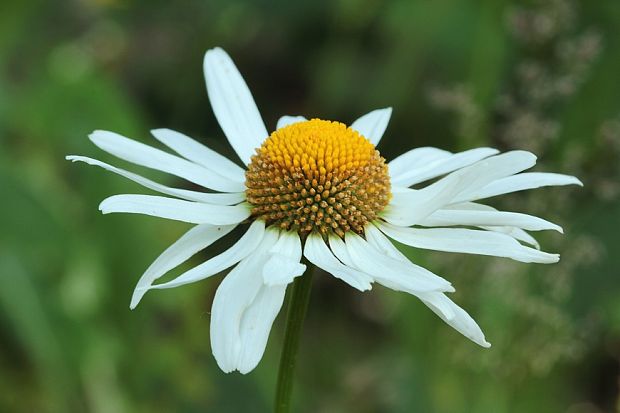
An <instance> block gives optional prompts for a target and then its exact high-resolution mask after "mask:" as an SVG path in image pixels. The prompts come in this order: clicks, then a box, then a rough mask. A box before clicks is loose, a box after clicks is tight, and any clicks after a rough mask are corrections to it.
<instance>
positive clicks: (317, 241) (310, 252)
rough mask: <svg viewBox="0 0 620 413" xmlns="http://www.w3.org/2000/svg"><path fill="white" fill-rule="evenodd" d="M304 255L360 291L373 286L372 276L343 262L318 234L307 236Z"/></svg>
mask: <svg viewBox="0 0 620 413" xmlns="http://www.w3.org/2000/svg"><path fill="white" fill-rule="evenodd" d="M304 256H305V257H306V258H307V259H308V261H310V262H311V263H313V264H314V265H316V266H317V267H319V268H321V269H323V270H325V271H327V272H328V273H330V274H332V275H333V276H334V277H336V278H339V279H341V280H342V281H344V282H346V283H347V284H349V285H350V286H351V287H353V288H356V289H358V290H360V291H367V290H370V289H371V288H372V286H371V285H370V283H371V282H372V278H371V277H370V276H368V274H364V273H363V272H361V271H358V270H356V269H354V268H351V267H348V266H346V265H344V264H342V263H341V262H340V261H338V259H337V258H336V257H334V255H333V254H332V252H331V251H330V250H329V248H328V247H327V245H326V244H325V241H323V238H321V236H320V235H318V234H310V235H309V236H308V238H306V245H305V246H304Z"/></svg>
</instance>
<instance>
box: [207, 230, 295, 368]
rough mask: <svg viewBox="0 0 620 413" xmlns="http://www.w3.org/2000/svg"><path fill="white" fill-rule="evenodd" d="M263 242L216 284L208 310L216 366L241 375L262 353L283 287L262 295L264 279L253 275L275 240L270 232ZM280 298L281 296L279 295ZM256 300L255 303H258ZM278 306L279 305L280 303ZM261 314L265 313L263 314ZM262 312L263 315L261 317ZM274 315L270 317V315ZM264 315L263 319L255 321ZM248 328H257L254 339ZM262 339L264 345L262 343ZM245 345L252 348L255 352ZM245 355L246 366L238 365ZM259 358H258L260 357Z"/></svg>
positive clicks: (274, 236) (257, 270)
mask: <svg viewBox="0 0 620 413" xmlns="http://www.w3.org/2000/svg"><path fill="white" fill-rule="evenodd" d="M265 235H266V236H265V238H263V242H262V243H261V245H260V246H258V248H257V249H256V250H255V251H254V253H253V254H252V255H250V256H249V257H247V258H245V259H244V260H243V261H241V262H240V263H239V265H237V266H236V267H235V268H234V269H233V270H232V271H231V272H230V273H229V274H228V275H227V276H226V277H225V278H224V280H223V281H222V283H221V284H220V285H219V287H218V289H217V291H216V293H215V298H214V300H213V306H212V309H211V327H210V330H211V349H212V351H213V356H214V357H215V360H216V361H217V364H218V366H220V368H221V369H222V370H223V371H224V372H226V373H229V372H231V371H234V370H241V369H243V372H247V371H249V370H250V369H251V368H250V367H253V366H251V365H250V363H251V362H253V361H254V360H255V359H256V355H257V354H258V353H260V355H262V352H263V351H264V344H266V341H267V340H266V338H267V335H268V333H269V331H268V330H269V328H267V329H266V330H267V331H266V332H265V327H267V324H268V327H270V326H271V322H272V321H273V318H275V314H277V310H276V311H275V314H274V309H275V307H278V309H279V306H278V305H277V304H278V298H279V297H278V296H277V295H278V294H273V292H278V291H279V290H278V289H280V290H283V289H284V288H285V287H269V288H272V289H273V290H272V294H269V293H268V292H265V293H261V290H262V289H263V288H264V285H263V280H262V278H261V277H257V276H256V275H257V274H259V273H260V271H261V268H262V266H263V265H264V263H265V259H266V254H265V253H266V251H267V249H269V248H270V247H271V246H272V245H273V244H274V243H275V240H276V239H277V236H276V234H275V233H274V232H273V231H268V232H267V233H266V234H265ZM282 295H283V294H282ZM257 299H258V301H257ZM254 303H256V306H254V307H253V308H252V310H251V311H250V312H249V313H248V309H249V308H251V307H252V306H253V304H254ZM279 305H280V306H281V302H280V303H279ZM263 311H264V312H263ZM261 312H263V314H261ZM272 314H273V318H272V317H271V315H272ZM261 315H263V316H264V317H265V320H258V319H257V317H258V316H261ZM251 328H260V329H261V331H258V332H256V333H257V334H256V336H253V334H252V332H251V331H250V329H251ZM263 340H264V343H263ZM247 346H255V348H254V349H251V348H247ZM242 354H244V356H243V357H244V361H245V364H244V365H243V366H242V365H241V364H240V361H241V356H242ZM260 355H259V357H258V358H260Z"/></svg>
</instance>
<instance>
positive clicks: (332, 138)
mask: <svg viewBox="0 0 620 413" xmlns="http://www.w3.org/2000/svg"><path fill="white" fill-rule="evenodd" d="M245 177H246V186H247V188H248V189H247V190H246V195H247V200H248V202H249V203H250V204H251V205H252V216H253V217H254V218H255V219H262V220H264V221H265V222H266V224H267V225H277V226H279V227H280V228H282V229H287V230H296V231H297V232H298V233H299V234H300V235H306V234H308V233H310V232H312V231H318V232H320V233H321V234H327V233H328V232H329V231H333V232H334V233H336V234H338V235H340V236H341V237H342V236H344V234H345V232H347V231H350V230H352V231H355V232H357V233H359V234H363V233H364V226H365V225H366V223H367V222H369V221H372V220H374V219H375V218H376V217H377V214H378V213H379V212H381V210H383V208H385V206H386V205H387V204H388V202H389V200H390V197H391V193H390V178H389V175H388V168H387V165H386V164H385V159H384V158H383V157H382V156H381V155H380V154H379V151H377V150H376V149H375V147H374V146H373V144H372V143H370V141H369V140H368V139H366V138H365V137H364V136H362V135H360V134H359V133H358V132H356V131H354V130H353V129H351V128H348V127H347V126H346V125H344V124H342V123H340V122H330V121H325V120H320V119H312V120H309V121H304V122H298V123H294V124H291V125H288V126H286V127H283V128H280V129H278V130H276V131H275V132H273V133H272V134H271V135H270V136H269V137H268V138H267V139H266V140H265V142H263V144H262V146H261V147H260V148H258V149H257V150H256V155H254V156H252V160H251V162H250V165H249V166H248V170H247V172H246V174H245Z"/></svg>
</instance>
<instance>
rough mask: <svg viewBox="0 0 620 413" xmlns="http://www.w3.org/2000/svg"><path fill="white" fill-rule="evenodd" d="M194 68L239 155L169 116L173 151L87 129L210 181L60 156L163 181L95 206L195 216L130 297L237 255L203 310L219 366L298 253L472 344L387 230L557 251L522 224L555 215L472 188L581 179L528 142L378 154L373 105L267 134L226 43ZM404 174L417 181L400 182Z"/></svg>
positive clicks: (442, 244)
mask: <svg viewBox="0 0 620 413" xmlns="http://www.w3.org/2000/svg"><path fill="white" fill-rule="evenodd" d="M204 72H205V77H206V83H207V92H208V94H209V99H210V101H211V105H212V106H213V111H214V112H215V116H216V118H217V120H218V122H219V124H220V126H221V127H222V130H223V131H224V134H225V135H226V137H227V138H228V140H229V142H230V144H231V145H232V147H233V148H234V150H235V151H236V152H237V154H238V155H239V157H240V158H241V160H242V161H243V163H244V164H245V165H246V169H243V168H241V167H239V166H237V165H236V164H235V163H233V162H232V161H230V160H228V159H226V158H224V157H223V156H221V155H219V154H217V153H216V152H214V151H212V150H211V149H209V148H207V147H205V146H203V145H202V144H200V143H198V142H196V141H194V140H192V139H191V138H189V137H187V136H185V135H183V134H181V133H179V132H175V131H172V130H169V129H156V130H153V131H151V132H152V134H153V136H154V137H155V138H156V139H157V140H159V141H160V142H161V143H163V144H164V145H165V146H167V147H168V148H170V149H171V150H172V151H174V152H176V153H177V154H176V155H173V154H171V153H169V152H164V151H162V150H159V149H155V148H153V147H151V146H147V145H144V144H142V143H138V142H136V141H133V140H131V139H128V138H125V137H123V136H121V135H118V134H116V133H113V132H107V131H95V132H93V133H92V134H91V135H90V139H91V141H92V142H93V143H94V144H95V145H97V146H98V147H99V148H101V149H103V150H104V151H106V152H108V153H110V154H112V155H115V156H117V157H118V158H121V159H123V160H125V161H129V162H132V163H134V164H137V165H141V166H145V167H148V168H152V169H156V170H159V171H164V172H168V173H170V174H173V175H175V176H177V177H181V178H184V179H185V180H187V181H190V182H192V183H194V184H197V185H199V186H202V187H205V188H208V189H210V190H212V191H216V192H208V193H206V192H197V191H191V190H186V189H178V188H170V187H166V186H164V185H161V184H158V183H156V182H153V181H151V180H149V179H146V178H144V177H141V176H139V175H136V174H134V173H132V172H128V171H125V170H123V169H119V168H116V167H114V166H111V165H108V164H106V163H103V162H101V161H98V160H95V159H91V158H86V157H82V156H68V157H67V159H69V160H72V161H83V162H86V163H89V164H91V165H96V166H100V167H102V168H105V169H107V170H109V171H112V172H114V173H117V174H119V175H122V176H124V177H126V178H128V179H131V180H133V181H135V182H137V183H139V184H141V185H142V186H145V187H147V188H149V189H152V190H155V191H157V192H160V193H162V194H164V195H167V196H151V195H129V194H125V195H115V196H111V197H109V198H107V199H105V200H104V201H103V202H102V203H101V205H100V207H99V208H100V209H101V211H102V212H103V213H104V214H107V213H112V212H126V213H137V214H146V215H152V216H157V217H162V218H168V219H173V220H178V221H184V222H189V223H192V224H196V226H194V227H193V228H192V229H190V230H189V231H188V232H187V233H186V234H185V235H183V236H182V237H181V238H180V239H179V240H178V241H177V242H175V243H174V244H173V245H172V246H170V247H169V248H168V249H167V250H166V251H164V252H163V253H162V254H161V255H160V256H159V257H158V258H157V259H156V260H155V262H153V264H151V266H150V267H149V268H148V269H147V270H146V272H145V273H144V275H143V276H142V278H140V280H139V281H138V285H137V286H136V289H135V291H134V294H133V297H132V300H131V308H132V309H133V308H135V307H136V305H138V303H139V302H140V300H141V299H142V297H143V296H144V294H145V293H146V292H147V291H149V290H151V289H163V288H172V287H177V286H180V285H183V284H188V283H193V282H196V281H200V280H203V279H205V278H208V277H210V276H212V275H215V274H217V273H219V272H221V271H223V270H226V269H228V268H230V267H233V266H234V268H233V269H232V271H230V273H229V274H228V275H227V276H226V277H225V278H224V280H223V281H222V283H221V284H220V286H219V288H218V289H217V293H216V295H215V299H214V302H213V309H212V317H211V345H212V350H213V355H214V356H215V358H216V360H217V363H218V365H219V366H220V368H221V369H222V370H223V371H225V372H231V371H234V370H239V371H240V372H241V373H247V372H249V371H251V370H252V369H253V368H254V367H255V366H256V365H257V364H258V362H259V361H260V359H261V357H262V355H263V352H264V350H265V346H266V343H267V339H268V336H269V331H270V329H271V325H272V323H273V321H274V319H275V317H276V316H277V314H278V312H279V311H280V308H281V307H282V302H283V300H284V294H285V290H286V287H287V285H288V284H289V283H291V281H292V280H293V279H294V278H295V277H298V276H300V275H301V274H303V272H304V271H305V268H306V266H305V265H304V264H301V263H300V261H301V259H302V254H303V256H305V257H306V259H307V260H308V261H309V262H311V263H313V264H315V265H316V266H318V267H320V268H322V269H323V270H325V271H327V272H328V273H331V274H332V275H334V276H335V277H336V278H339V279H340V280H342V281H344V282H345V283H347V284H349V285H350V286H352V287H353V288H356V289H358V290H360V291H366V290H370V289H371V286H372V283H374V282H377V283H379V284H382V285H384V286H386V287H388V288H392V289H394V290H398V291H405V292H408V293H410V294H412V295H415V296H416V297H418V298H419V299H420V300H422V302H424V304H426V305H427V306H428V307H429V308H430V309H431V310H432V311H434V312H435V313H436V314H437V315H438V316H439V317H440V318H441V319H442V320H444V321H445V322H446V323H448V324H449V325H451V326H452V327H454V328H455V329H456V330H457V331H459V332H460V333H462V334H463V335H465V336H466V337H467V338H469V339H470V340H472V341H474V342H475V343H477V344H479V345H481V346H483V347H489V346H490V344H489V343H488V342H487V341H486V340H485V338H484V334H483V333H482V331H481V330H480V328H479V327H478V325H477V324H476V322H475V321H474V320H473V319H472V318H471V317H470V316H469V315H468V314H467V313H466V312H465V311H464V310H463V309H461V308H460V307H459V306H457V305H456V304H455V303H454V302H452V301H451V300H450V299H449V298H448V297H447V296H446V294H445V293H447V292H452V291H454V288H453V287H452V285H451V284H450V282H448V281H446V280H445V279H443V278H441V277H439V276H437V275H435V274H433V273H432V272H431V271H429V270H427V269H424V268H422V267H420V266H418V265H416V264H414V263H412V262H410V261H409V260H408V259H407V258H406V257H405V256H404V255H403V254H401V253H400V252H399V251H398V250H397V249H396V248H395V247H394V246H393V244H392V242H391V241H390V238H391V239H394V240H396V241H399V242H401V243H403V244H406V245H410V246H413V247H416V248H423V249H431V250H438V251H447V252H460V253H468V254H482V255H490V256H497V257H506V258H512V259H513V260H517V261H522V262H537V263H554V262H557V261H558V260H559V255H557V254H549V253H546V252H542V251H540V250H539V246H538V243H537V242H536V241H535V240H534V238H533V237H532V236H531V235H529V234H528V233H527V232H526V231H540V230H556V231H559V232H562V229H561V228H560V227H559V226H558V225H556V224H553V223H551V222H549V221H546V220H544V219H541V218H537V217H534V216H531V215H526V214H522V213H516V212H504V211H498V210H496V209H494V208H492V207H490V206H487V205H484V204H481V203H479V202H478V201H480V200H482V199H486V198H490V197H493V196H497V195H501V194H506V193H510V192H516V191H522V190H526V189H533V188H538V187H542V186H551V185H569V184H577V185H581V183H580V182H579V180H578V179H576V178H574V177H572V176H567V175H559V174H552V173H540V172H523V171H525V170H527V169H529V168H531V167H532V166H534V164H535V163H536V157H535V156H534V155H533V154H531V153H529V152H524V151H511V152H507V153H503V154H499V153H498V151H497V150H495V149H491V148H478V149H472V150H469V151H465V152H460V153H451V152H448V151H445V150H441V149H436V148H431V147H423V148H416V149H413V150H411V151H409V152H406V153H404V154H403V155H401V156H399V157H397V158H396V159H394V160H392V161H391V162H389V163H388V164H386V163H385V160H384V159H383V158H382V157H381V156H380V154H379V152H378V151H376V149H375V146H376V145H377V144H378V143H379V141H380V139H381V137H382V135H383V133H384V131H385V130H386V127H387V124H388V121H389V118H390V115H391V112H392V110H391V108H386V109H379V110H375V111H372V112H370V113H368V114H366V115H364V116H362V117H361V118H359V119H358V120H356V121H355V122H353V124H352V125H351V126H350V127H349V128H347V127H346V126H344V125H343V124H341V123H338V122H327V121H321V120H318V119H314V120H310V121H307V120H306V119H305V118H303V117H301V116H284V117H282V118H280V120H279V121H278V124H277V129H276V131H275V132H273V133H272V134H271V135H269V133H268V131H267V128H266V127H265V124H264V123H263V120H262V118H261V116H260V113H259V111H258V109H257V107H256V105H255V103H254V100H253V98H252V95H251V94H250V91H249V89H248V87H247V85H246V83H245V82H244V80H243V78H242V77H241V75H240V73H239V71H238V70H237V68H236V67H235V65H234V63H233V62H232V60H231V59H230V57H229V56H228V55H227V54H226V52H224V51H223V50H222V49H220V48H215V49H212V50H209V51H208V52H207V53H206V55H205V59H204ZM431 180H434V181H433V182H432V183H428V182H429V181H431ZM414 185H415V186H416V188H417V189H411V187H412V186H414ZM245 224H249V226H248V228H247V231H246V232H245V234H244V235H243V236H242V237H241V238H240V239H239V240H238V241H237V242H236V243H235V244H234V245H233V246H232V247H231V248H230V249H228V250H227V251H225V252H223V253H221V254H219V255H217V256H215V257H213V258H211V259H209V260H207V261H205V262H203V263H202V264H200V265H198V266H197V267H195V268H192V269H191V270H189V271H187V272H185V273H183V274H181V275H180V276H178V277H177V278H175V279H173V280H172V281H169V282H165V283H160V284H154V282H155V281H156V280H157V279H158V278H160V277H162V276H163V275H164V274H166V273H167V272H168V271H170V270H172V269H173V268H175V267H177V266H178V265H180V264H181V263H183V262H185V261H186V260H188V259H189V258H190V257H191V256H193V255H194V254H196V253H197V252H199V251H201V250H203V249H205V248H206V247H208V246H209V245H211V244H213V243H214V242H216V241H217V240H218V239H220V238H222V237H223V236H225V235H226V234H228V233H229V232H230V231H231V230H232V229H233V228H235V227H236V226H238V225H245ZM463 227H468V228H463ZM526 244H527V245H526ZM528 245H529V246H528ZM302 250H303V252H302Z"/></svg>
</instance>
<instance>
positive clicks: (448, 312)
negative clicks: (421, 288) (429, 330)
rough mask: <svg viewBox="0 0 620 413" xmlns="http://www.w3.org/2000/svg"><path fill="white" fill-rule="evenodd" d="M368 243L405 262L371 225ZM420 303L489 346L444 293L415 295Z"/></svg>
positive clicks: (473, 324) (473, 322)
mask: <svg viewBox="0 0 620 413" xmlns="http://www.w3.org/2000/svg"><path fill="white" fill-rule="evenodd" d="M365 233H366V237H367V238H368V242H369V243H371V244H373V245H374V246H375V247H377V248H378V249H379V250H381V251H382V252H384V253H385V254H387V255H389V256H391V257H393V258H396V259H400V260H405V261H407V258H406V257H405V256H404V255H403V254H402V253H401V252H400V251H398V250H397V249H396V247H394V245H393V244H392V243H391V242H390V240H388V239H387V238H386V237H385V235H383V234H382V233H381V231H380V230H379V229H377V228H376V227H374V226H373V225H367V226H366V229H365ZM416 297H418V298H419V299H420V300H422V302H423V303H424V304H425V305H426V306H427V307H429V308H430V309H431V310H433V312H435V314H437V315H438V316H439V317H440V318H441V319H442V320H443V321H445V322H446V323H448V324H449V325H450V326H452V327H453V328H455V329H456V330H457V331H459V332H460V333H461V334H463V335H465V336H466V337H467V338H469V339H470V340H472V341H474V342H475V343H477V344H479V345H481V346H483V347H490V346H491V345H490V344H489V343H488V342H487V341H486V340H485V338H484V334H483V333H482V330H480V327H478V325H477V324H476V322H475V321H474V320H473V319H472V318H471V317H470V316H469V315H468V314H467V313H466V312H465V311H464V310H463V309H461V308H460V307H459V306H457V305H456V304H455V303H454V302H453V301H452V300H450V299H449V298H448V297H447V296H446V295H445V294H444V293H440V292H428V293H419V294H416Z"/></svg>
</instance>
